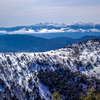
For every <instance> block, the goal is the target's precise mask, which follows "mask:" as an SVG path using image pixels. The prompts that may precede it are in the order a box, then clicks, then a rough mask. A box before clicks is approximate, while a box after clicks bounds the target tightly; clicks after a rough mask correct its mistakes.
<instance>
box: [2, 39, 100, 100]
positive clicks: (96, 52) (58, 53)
mask: <svg viewBox="0 0 100 100" xmlns="http://www.w3.org/2000/svg"><path fill="white" fill-rule="evenodd" d="M55 64H56V65H58V67H61V68H64V69H65V68H66V67H69V68H70V69H71V70H72V71H77V70H78V71H80V73H84V74H86V75H87V76H88V77H92V76H95V77H96V78H98V79H100V39H90V40H87V41H84V42H80V43H76V44H73V45H69V46H67V47H65V48H61V49H58V50H51V51H46V52H35V53H26V52H21V53H0V91H1V93H2V92H4V91H5V89H7V88H9V89H12V91H13V92H12V93H11V95H16V97H20V98H21V99H22V100H26V94H24V93H22V91H24V90H23V89H25V91H28V92H30V93H31V91H33V88H34V87H35V86H37V87H38V88H39V91H38V92H39V94H40V95H41V98H45V99H46V100H50V99H49V98H48V97H46V96H45V94H49V96H52V94H51V93H50V91H49V89H48V87H46V86H44V85H43V84H41V83H40V82H39V79H38V78H37V74H38V70H39V69H43V70H46V69H48V70H52V71H55V70H57V69H58V67H57V66H55ZM34 84H35V85H34ZM12 85H13V86H12ZM9 89H8V90H9ZM16 91H17V92H16ZM19 94H20V95H19ZM7 95H9V93H8V94H7V93H6V96H7ZM2 98H3V96H1V97H0V100H2ZM23 98H24V99H23ZM32 98H33V99H34V95H33V94H31V97H30V100H31V99H32Z"/></svg>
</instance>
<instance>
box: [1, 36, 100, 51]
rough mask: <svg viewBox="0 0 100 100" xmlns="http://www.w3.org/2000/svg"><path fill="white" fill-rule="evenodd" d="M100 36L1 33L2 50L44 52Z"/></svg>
mask: <svg viewBox="0 0 100 100" xmlns="http://www.w3.org/2000/svg"><path fill="white" fill-rule="evenodd" d="M91 38H100V36H98V37H97V36H85V37H82V38H79V39H72V38H68V37H57V38H53V39H45V38H40V37H35V36H30V35H18V34H15V35H0V52H36V51H37V52H42V51H49V50H55V49H59V48H63V47H65V46H67V45H70V44H73V43H77V42H81V41H84V40H87V39H91Z"/></svg>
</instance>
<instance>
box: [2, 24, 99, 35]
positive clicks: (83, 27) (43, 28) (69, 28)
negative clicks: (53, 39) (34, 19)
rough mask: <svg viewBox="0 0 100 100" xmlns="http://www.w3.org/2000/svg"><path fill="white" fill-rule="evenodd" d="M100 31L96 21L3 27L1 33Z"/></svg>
mask: <svg viewBox="0 0 100 100" xmlns="http://www.w3.org/2000/svg"><path fill="white" fill-rule="evenodd" d="M64 32H67V33H70V32H72V33H73V32H82V33H84V32H100V24H95V23H82V22H79V23H62V24H57V23H48V22H47V23H39V24H35V25H31V26H16V27H1V28H0V33H1V34H33V33H34V34H35V33H36V34H38V33H64Z"/></svg>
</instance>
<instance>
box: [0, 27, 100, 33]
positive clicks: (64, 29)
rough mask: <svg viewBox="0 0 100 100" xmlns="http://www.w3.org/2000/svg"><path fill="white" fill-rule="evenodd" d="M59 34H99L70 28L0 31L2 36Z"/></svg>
mask: <svg viewBox="0 0 100 100" xmlns="http://www.w3.org/2000/svg"><path fill="white" fill-rule="evenodd" d="M60 32H68V33H70V32H72V33H74V32H82V33H84V32H100V30H99V29H88V30H85V29H81V28H80V29H77V30H75V29H70V28H61V29H46V28H44V29H41V30H36V31H35V30H32V29H28V30H26V28H23V29H20V30H17V31H11V32H7V31H0V33H3V34H34V33H35V34H41V33H60Z"/></svg>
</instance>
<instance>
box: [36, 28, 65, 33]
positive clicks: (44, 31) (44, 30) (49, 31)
mask: <svg viewBox="0 0 100 100" xmlns="http://www.w3.org/2000/svg"><path fill="white" fill-rule="evenodd" d="M58 32H65V31H64V28H61V29H59V30H57V29H51V30H48V29H42V30H38V32H37V33H58Z"/></svg>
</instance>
